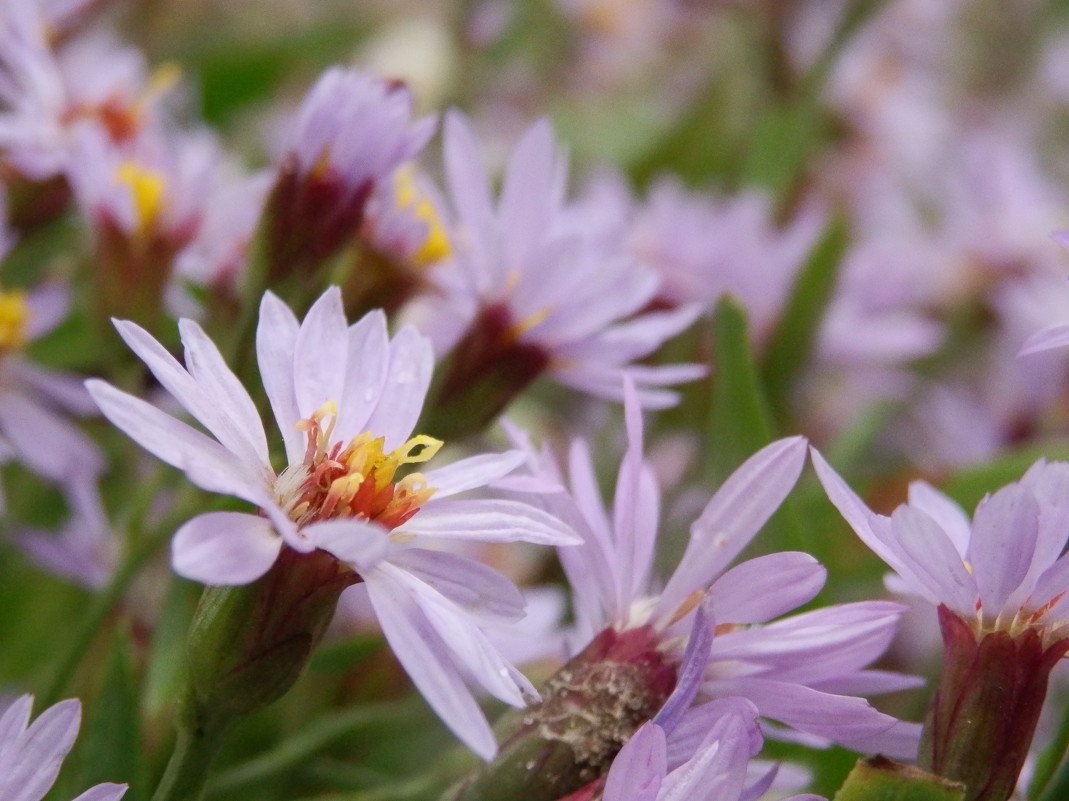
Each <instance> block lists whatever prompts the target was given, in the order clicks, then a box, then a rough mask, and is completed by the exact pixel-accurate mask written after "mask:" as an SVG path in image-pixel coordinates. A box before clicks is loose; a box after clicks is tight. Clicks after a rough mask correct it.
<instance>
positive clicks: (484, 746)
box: [364, 570, 497, 760]
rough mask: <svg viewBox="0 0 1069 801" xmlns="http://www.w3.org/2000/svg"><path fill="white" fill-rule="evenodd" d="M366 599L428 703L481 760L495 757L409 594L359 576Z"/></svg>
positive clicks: (372, 576)
mask: <svg viewBox="0 0 1069 801" xmlns="http://www.w3.org/2000/svg"><path fill="white" fill-rule="evenodd" d="M364 579H365V580H364V584H365V586H366V587H367V592H368V598H369V599H370V601H371V605H372V606H373V607H374V609H375V615H376V617H377V618H378V621H379V625H380V626H381V627H382V633H383V635H384V636H385V637H386V640H387V642H389V643H390V647H391V649H392V650H393V653H394V655H395V656H396V657H397V660H398V661H399V662H400V663H401V666H402V667H403V668H404V669H405V672H407V673H408V675H409V677H410V678H411V679H412V683H413V684H415V685H416V688H417V689H418V690H419V691H420V693H421V694H422V695H423V697H424V698H425V699H426V701H427V703H428V704H430V706H431V708H432V709H433V710H434V711H435V712H436V713H437V714H438V716H439V717H440V718H441V719H442V721H443V722H444V723H445V724H446V726H448V727H449V728H450V730H451V731H452V732H453V733H454V734H456V735H457V737H459V738H460V740H461V741H462V742H463V743H464V744H465V745H467V746H468V747H469V748H471V750H472V751H474V752H475V753H476V754H478V755H479V756H480V757H482V758H483V759H485V760H490V759H492V758H493V756H494V754H495V753H497V743H496V742H495V740H494V735H493V732H491V730H490V725H489V724H488V723H487V722H486V718H485V717H484V716H483V713H482V710H480V709H479V706H478V704H476V703H475V700H474V699H473V698H472V696H471V693H470V691H469V690H468V688H467V687H465V686H464V682H463V680H462V679H461V677H460V674H459V672H458V671H457V668H456V666H455V665H454V664H453V662H452V660H451V658H450V657H449V649H448V647H447V646H446V644H445V643H444V642H442V639H441V637H439V636H438V634H437V633H435V631H434V630H433V627H431V626H430V625H429V623H428V621H427V619H426V616H425V615H424V614H423V613H422V611H421V610H420V609H419V607H418V605H417V604H416V603H415V602H414V601H413V600H412V598H411V597H410V596H409V594H408V592H407V591H406V590H405V589H404V588H403V587H402V586H400V585H398V584H397V582H396V581H394V580H391V578H390V577H389V576H388V575H387V574H385V573H384V572H383V571H379V570H373V571H371V572H370V573H369V574H368V575H367V576H365V577H364Z"/></svg>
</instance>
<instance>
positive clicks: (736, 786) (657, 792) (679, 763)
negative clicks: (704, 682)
mask: <svg viewBox="0 0 1069 801" xmlns="http://www.w3.org/2000/svg"><path fill="white" fill-rule="evenodd" d="M757 716H758V711H757V708H756V707H755V706H754V705H753V704H751V703H749V702H748V701H746V700H744V699H742V698H725V699H722V700H718V701H710V702H709V703H707V704H704V705H702V706H701V707H697V708H695V709H694V710H692V712H691V714H690V715H689V716H688V717H687V718H685V719H684V720H683V721H681V722H680V724H679V725H678V726H676V727H672V728H668V729H666V728H665V727H664V726H662V725H660V724H659V723H658V722H657V721H656V720H651V721H648V722H647V723H644V724H643V725H642V726H641V727H640V728H639V730H638V731H636V732H635V734H634V735H633V736H632V737H631V739H630V740H628V742H627V744H626V745H625V746H624V747H623V749H621V751H620V753H619V754H617V756H616V759H615V760H614V761H613V764H612V767H611V768H610V769H609V773H608V776H607V779H606V782H605V791H604V794H603V795H602V801H684V799H685V800H686V801H750V800H751V799H756V798H758V797H760V796H761V795H763V793H764V792H765V791H766V790H767V789H768V788H769V785H770V784H771V782H772V780H773V779H774V777H775V769H773V770H772V771H765V772H764V773H763V774H762V775H761V776H760V777H759V778H758V779H757V780H756V781H752V780H751V776H752V773H753V771H752V770H751V768H752V767H753V765H754V763H753V762H752V761H751V760H752V757H754V756H756V755H757V753H758V752H759V751H760V750H761V745H762V743H763V738H762V737H761V731H760V729H759V728H758V725H757ZM577 795H578V794H577ZM818 800H819V801H823V800H822V799H820V796H815V795H809V794H806V795H795V796H791V797H790V799H787V801H818Z"/></svg>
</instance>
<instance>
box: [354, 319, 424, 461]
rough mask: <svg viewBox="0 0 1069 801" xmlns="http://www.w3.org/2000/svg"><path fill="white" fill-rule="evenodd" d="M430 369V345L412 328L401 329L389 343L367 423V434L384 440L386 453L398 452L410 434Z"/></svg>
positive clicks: (419, 407)
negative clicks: (378, 391) (387, 361)
mask: <svg viewBox="0 0 1069 801" xmlns="http://www.w3.org/2000/svg"><path fill="white" fill-rule="evenodd" d="M433 369H434V355H433V353H432V352H431V343H430V341H429V340H428V339H427V338H426V337H424V336H423V335H422V334H421V333H419V332H418V331H417V330H416V329H415V328H412V327H405V328H402V329H401V331H400V332H399V333H398V334H397V336H395V337H394V338H393V341H392V342H391V343H390V365H389V367H388V368H387V372H386V381H385V382H384V383H383V385H382V393H381V394H380V395H379V400H378V403H377V404H376V406H375V411H374V412H372V413H371V416H370V417H369V418H368V422H367V428H368V430H369V431H371V432H373V433H374V434H375V435H377V436H381V437H385V438H386V445H385V448H386V450H387V451H391V450H393V449H394V448H399V447H400V446H401V445H403V444H404V443H405V440H407V439H408V437H409V435H410V434H411V433H412V429H413V428H414V427H415V425H416V421H417V420H418V419H419V415H420V412H422V411H423V400H424V398H425V397H426V395H427V388H428V387H429V386H430V382H431V372H432V371H433Z"/></svg>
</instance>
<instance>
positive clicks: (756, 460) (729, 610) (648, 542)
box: [503, 388, 919, 756]
mask: <svg viewBox="0 0 1069 801" xmlns="http://www.w3.org/2000/svg"><path fill="white" fill-rule="evenodd" d="M626 392H627V396H628V397H627V402H626V416H627V432H628V443H629V447H628V451H627V454H626V455H625V457H624V460H623V463H622V464H621V466H620V472H619V475H618V477H617V482H616V495H615V500H614V504H613V508H612V509H611V510H607V509H606V508H605V507H604V505H603V504H602V501H601V498H600V496H599V493H598V489H597V486H598V485H597V482H596V480H595V475H594V472H593V469H592V466H591V463H592V460H591V458H590V454H589V451H588V449H587V447H586V445H585V444H584V443H583V442H582V441H580V440H576V441H574V442H573V443H572V446H571V449H570V452H569V458H568V471H567V476H566V477H565V476H564V475H562V474H561V473H560V471H559V470H558V468H557V467H556V465H555V464H554V463H553V461H552V459H551V458H550V457H543V458H539V457H532V462H533V470H534V472H535V475H536V482H537V483H536V486H535V487H534V488H536V489H540V490H541V497H542V499H543V503H544V504H545V505H546V506H547V508H549V509H550V510H552V511H553V512H554V513H556V514H558V515H559V516H560V517H561V519H562V520H565V521H566V522H568V523H569V525H571V526H572V527H573V528H574V529H575V530H576V531H578V532H580V534H581V535H582V536H583V538H584V542H583V544H582V545H580V546H577V547H575V548H571V549H561V550H560V552H559V554H560V559H561V563H562V565H563V566H564V570H565V573H566V574H567V576H568V579H569V583H570V584H571V586H572V591H573V594H574V606H575V614H576V632H575V639H576V641H577V642H579V643H583V642H586V641H587V640H588V639H589V638H591V637H593V636H595V635H596V634H597V632H599V631H602V630H604V629H605V628H606V627H609V628H611V629H615V630H616V631H620V632H631V631H639V630H642V629H649V630H651V631H652V636H653V638H654V640H655V642H656V646H655V647H656V650H657V652H658V653H659V654H660V655H661V657H662V658H663V659H664V660H665V661H667V662H668V663H670V664H671V663H675V664H676V665H678V664H680V663H681V661H682V656H681V649H682V648H683V646H684V645H685V644H686V643H687V642H688V641H689V639H690V638H691V633H690V630H691V627H692V626H693V625H694V622H693V621H694V609H695V607H696V606H698V605H699V604H700V602H701V599H702V598H703V597H705V598H707V599H708V603H709V604H710V615H711V616H712V617H714V618H715V621H710V622H709V624H708V626H709V627H710V628H713V627H714V626H715V637H714V638H713V641H712V645H711V648H710V651H709V656H708V659H707V661H706V664H705V666H704V669H703V672H702V677H701V682H700V691H699V698H706V699H708V698H723V697H728V696H740V697H744V698H747V699H749V700H750V701H752V702H753V703H754V704H755V705H756V706H757V708H758V710H760V713H761V715H762V716H763V717H766V718H772V719H774V720H778V721H780V722H782V723H784V724H786V725H787V726H788V727H790V730H794V731H793V732H791V731H789V730H788V731H786V732H779V734H780V735H782V736H788V737H791V738H794V739H798V738H802V739H804V740H806V741H807V742H810V743H812V744H818V743H820V744H822V743H826V742H827V741H828V740H831V741H835V742H839V743H841V744H844V745H848V746H850V747H853V748H856V749H858V750H866V751H875V750H882V751H884V752H885V753H895V754H900V755H907V756H911V755H912V754H913V753H915V750H916V738H917V735H918V733H919V732H918V730H917V728H916V727H914V726H912V725H911V724H903V723H901V722H900V721H897V720H895V719H894V718H892V717H890V716H888V715H885V714H883V713H881V712H878V711H877V710H875V709H874V708H873V707H872V706H871V705H869V703H868V702H867V701H865V700H864V699H862V698H858V697H855V696H856V695H857V694H859V693H877V692H887V691H890V690H897V689H902V688H904V687H909V686H915V684H916V683H917V682H916V680H915V679H914V678H912V677H907V676H900V675H897V674H891V673H886V672H883V671H874V670H869V669H868V668H867V666H868V665H869V664H870V663H871V662H872V661H873V660H875V659H876V658H878V657H879V656H880V655H881V654H882V653H883V651H884V650H885V649H886V648H887V646H888V645H889V644H890V640H891V638H892V636H893V635H894V629H895V625H896V623H897V619H898V616H899V615H900V614H901V612H902V611H903V607H901V606H899V605H897V604H890V603H879V602H873V603H854V604H843V605H838V606H832V607H828V608H825V609H819V610H816V611H813V612H808V613H805V614H801V615H796V616H793V617H787V618H783V619H780V620H776V621H775V622H771V623H770V622H769V621H772V620H773V619H774V618H777V617H779V616H780V615H783V614H784V613H786V612H788V611H790V610H792V609H794V608H796V607H798V606H800V605H801V604H804V603H806V602H807V601H809V600H811V599H812V598H813V596H814V595H816V593H817V592H818V591H819V590H820V588H821V586H822V585H823V583H824V579H825V570H824V568H823V567H822V566H821V565H820V564H819V563H818V562H817V561H816V560H815V559H813V557H811V556H809V555H808V554H805V553H798V552H786V553H775V554H770V555H767V556H761V557H757V558H755V559H751V560H748V561H745V562H742V563H740V564H738V565H736V566H734V567H731V568H730V569H729V568H728V566H729V564H730V563H731V561H732V560H733V559H734V558H735V557H736V556H737V555H738V554H739V553H740V552H741V551H742V550H743V549H744V548H745V547H746V545H748V544H749V542H750V540H751V539H752V538H753V537H754V535H756V533H757V531H758V530H759V529H760V528H761V526H763V525H764V523H765V522H766V521H767V520H768V518H769V517H770V516H771V515H772V513H773V512H774V511H775V510H776V508H777V507H778V506H779V504H780V502H781V501H782V500H783V498H784V497H785V496H786V495H787V493H788V492H789V491H790V490H791V488H792V487H793V486H794V483H795V481H796V479H797V477H798V475H799V473H800V471H801V469H802V465H803V463H804V460H805V452H806V441H805V439H803V438H802V437H791V438H787V439H782V440H779V441H777V442H774V443H772V444H771V445H768V446H767V447H765V448H763V449H762V450H761V451H759V452H758V453H757V454H755V455H754V456H752V457H751V458H750V459H749V460H747V461H746V462H745V463H744V464H743V465H742V466H741V467H739V469H738V470H736V471H735V473H734V474H732V475H731V476H730V477H729V478H728V479H727V480H726V481H725V482H724V484H723V485H722V486H721V487H720V489H718V490H717V492H716V493H715V494H714V495H713V497H712V498H711V499H710V501H709V502H708V504H707V505H706V506H705V509H704V510H703V511H702V513H701V515H700V516H699V517H698V519H697V520H696V521H695V522H694V524H693V525H692V526H691V531H690V541H689V543H688V545H687V548H686V551H685V552H684V554H683V557H682V559H681V560H680V562H679V564H678V566H677V567H676V569H675V570H674V571H673V573H672V575H671V576H670V577H669V579H668V581H667V583H666V584H665V585H663V589H659V587H658V584H657V582H656V580H655V579H654V577H653V575H652V572H653V571H652V567H653V557H654V550H655V543H656V536H657V528H658V518H659V506H660V497H659V491H658V489H657V486H656V484H655V481H654V478H653V475H652V472H651V470H650V468H649V465H648V464H647V463H646V461H645V459H644V457H643V454H642V420H641V416H640V410H639V407H638V403H637V400H636V398H635V396H634V392H633V390H631V389H630V388H628V389H627V390H626ZM503 483H505V484H511V485H512V486H514V487H517V488H523V484H522V483H521V482H520V480H518V479H512V478H511V477H510V478H508V479H506V480H505V481H504V482H503ZM554 485H556V486H558V487H564V486H567V487H568V491H567V492H565V491H553V489H552V487H553V486H554ZM599 636H600V635H599ZM680 680H682V679H680ZM771 730H772V729H771V728H770V731H771Z"/></svg>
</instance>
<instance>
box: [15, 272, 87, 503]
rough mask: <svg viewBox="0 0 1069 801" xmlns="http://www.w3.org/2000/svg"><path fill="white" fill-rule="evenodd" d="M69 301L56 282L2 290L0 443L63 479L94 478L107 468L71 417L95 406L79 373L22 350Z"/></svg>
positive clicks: (30, 464) (51, 323) (59, 317)
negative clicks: (28, 288)
mask: <svg viewBox="0 0 1069 801" xmlns="http://www.w3.org/2000/svg"><path fill="white" fill-rule="evenodd" d="M68 301H69V297H68V292H67V290H66V289H65V288H63V287H60V286H59V285H54V284H46V285H44V286H41V287H37V288H36V289H34V290H31V291H30V292H24V291H22V290H17V289H13V290H8V291H2V290H0V445H2V446H3V448H4V451H5V452H6V454H7V455H11V456H13V457H14V458H16V459H17V460H18V461H20V462H22V463H23V464H25V465H26V466H27V467H29V468H30V469H31V470H33V471H34V472H35V473H37V474H38V475H40V476H42V477H44V478H47V479H49V480H51V481H55V482H57V483H60V484H73V483H75V482H76V481H83V480H88V481H92V480H94V479H95V477H96V476H97V475H99V474H100V472H101V470H103V468H104V460H103V457H102V455H101V453H100V451H99V449H98V448H97V446H96V445H95V444H94V443H93V441H92V440H91V439H90V438H89V437H88V436H86V435H85V434H84V433H82V431H81V430H80V429H79V428H78V427H77V426H75V425H74V424H73V423H72V422H70V420H69V419H68V417H69V416H70V415H74V416H86V415H91V414H95V413H96V408H95V407H94V405H93V402H92V400H91V399H90V397H89V395H88V394H87V393H86V391H85V388H84V387H83V386H82V379H81V378H79V377H76V376H74V375H71V374H69V373H65V372H60V371H57V370H53V369H51V368H47V367H42V366H40V365H38V364H34V363H33V362H31V361H30V360H29V359H27V358H26V357H25V355H23V353H22V350H23V347H24V346H25V345H26V343H28V342H31V341H33V340H34V339H37V338H38V337H40V336H42V335H44V334H46V333H48V332H49V331H51V330H52V329H53V328H54V327H55V326H57V325H58V324H59V323H60V322H61V321H62V320H63V318H64V317H65V316H66V314H67V308H68Z"/></svg>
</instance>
